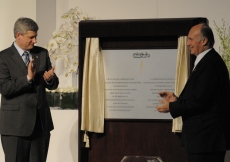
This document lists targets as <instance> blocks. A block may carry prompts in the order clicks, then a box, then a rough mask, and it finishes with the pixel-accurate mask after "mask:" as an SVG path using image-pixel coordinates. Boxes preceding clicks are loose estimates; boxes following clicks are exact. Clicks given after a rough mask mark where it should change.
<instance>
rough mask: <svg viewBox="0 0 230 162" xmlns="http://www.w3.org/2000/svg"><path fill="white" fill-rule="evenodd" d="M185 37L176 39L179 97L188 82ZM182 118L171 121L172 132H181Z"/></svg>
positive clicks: (176, 93) (176, 83) (187, 52)
mask: <svg viewBox="0 0 230 162" xmlns="http://www.w3.org/2000/svg"><path fill="white" fill-rule="evenodd" d="M186 42H187V36H181V37H179V38H178V52H177V64H176V79H175V92H174V93H175V95H176V96H179V95H180V93H181V91H182V90H183V88H184V86H185V83H186V82H187V80H188V74H189V73H188V71H189V50H188V47H187V45H186ZM182 124H183V123H182V118H181V117H178V118H175V119H173V126H172V132H181V130H182Z"/></svg>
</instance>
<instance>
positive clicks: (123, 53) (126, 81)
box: [102, 49, 177, 119]
mask: <svg viewBox="0 0 230 162" xmlns="http://www.w3.org/2000/svg"><path fill="white" fill-rule="evenodd" d="M102 53H103V57H104V69H105V94H106V95H105V100H106V102H105V118H107V119H172V117H171V115H170V114H169V113H159V112H158V111H157V110H156V108H155V107H156V105H158V104H159V102H158V100H159V99H161V98H160V96H159V95H158V92H160V91H171V92H174V88H175V73H176V56H177V49H152V50H150V49H146V50H145V49H137V50H103V52H102Z"/></svg>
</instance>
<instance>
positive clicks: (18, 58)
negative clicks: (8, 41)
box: [11, 45, 27, 71]
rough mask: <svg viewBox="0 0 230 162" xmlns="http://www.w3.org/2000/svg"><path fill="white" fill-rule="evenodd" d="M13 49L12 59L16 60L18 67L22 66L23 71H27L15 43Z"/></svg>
mask: <svg viewBox="0 0 230 162" xmlns="http://www.w3.org/2000/svg"><path fill="white" fill-rule="evenodd" d="M11 50H12V53H11V57H12V61H14V62H15V64H16V65H17V67H18V68H21V69H22V70H23V71H25V70H26V71H27V66H26V65H25V63H24V61H23V60H22V57H21V56H20V54H19V53H18V51H17V49H16V48H15V47H14V45H12V46H11Z"/></svg>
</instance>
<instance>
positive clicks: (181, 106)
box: [156, 24, 230, 162]
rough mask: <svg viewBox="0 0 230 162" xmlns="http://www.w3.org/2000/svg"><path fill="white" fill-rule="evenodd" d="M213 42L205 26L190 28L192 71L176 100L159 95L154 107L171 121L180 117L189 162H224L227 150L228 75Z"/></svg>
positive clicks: (229, 134)
mask: <svg viewBox="0 0 230 162" xmlns="http://www.w3.org/2000/svg"><path fill="white" fill-rule="evenodd" d="M214 42H215V41H214V36H213V32H212V30H211V28H210V27H209V26H208V25H207V24H198V25H195V26H193V27H192V28H191V30H190V32H189V34H188V40H187V46H188V47H189V48H190V52H191V54H193V55H195V56H196V60H195V65H194V68H193V71H192V73H191V75H190V77H189V79H188V81H187V83H186V85H185V87H184V89H183V91H182V92H181V94H180V96H179V97H176V96H175V95H174V94H173V93H172V92H159V94H160V96H162V97H163V98H164V100H159V102H160V103H162V105H159V106H156V108H157V109H158V111H159V112H170V114H171V116H172V117H173V118H176V117H179V116H182V120H183V127H182V144H183V145H184V146H185V148H186V151H187V153H188V161H189V162H224V157H225V153H226V150H229V149H230V111H229V110H230V102H229V101H230V92H229V91H230V89H229V74H228V70H227V68H226V65H225V63H224V61H223V60H222V58H221V56H220V55H219V54H218V53H217V52H216V51H215V50H214V49H213V45H214Z"/></svg>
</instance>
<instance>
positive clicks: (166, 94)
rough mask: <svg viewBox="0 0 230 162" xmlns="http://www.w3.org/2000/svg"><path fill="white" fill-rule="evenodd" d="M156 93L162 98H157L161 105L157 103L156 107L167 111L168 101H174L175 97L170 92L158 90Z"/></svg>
mask: <svg viewBox="0 0 230 162" xmlns="http://www.w3.org/2000/svg"><path fill="white" fill-rule="evenodd" d="M158 94H159V95H160V96H161V97H162V98H164V100H158V101H159V102H160V103H161V105H157V106H156V109H157V110H158V111H159V112H162V113H166V112H169V102H174V101H176V100H177V97H176V96H175V95H174V93H172V92H159V93H158Z"/></svg>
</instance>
